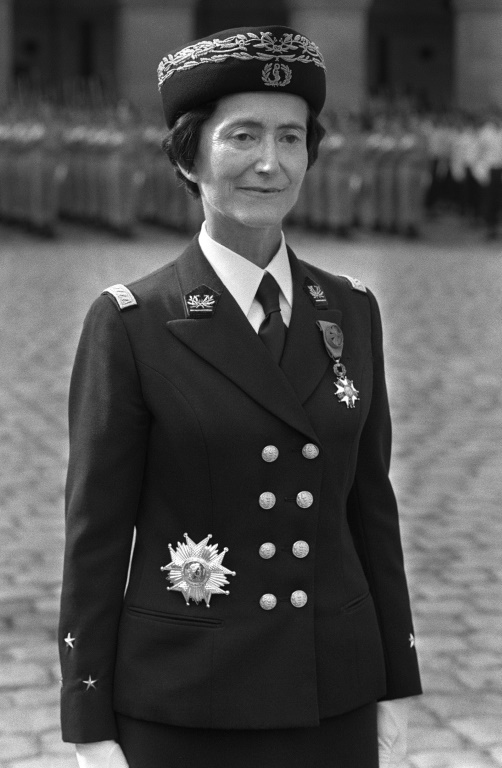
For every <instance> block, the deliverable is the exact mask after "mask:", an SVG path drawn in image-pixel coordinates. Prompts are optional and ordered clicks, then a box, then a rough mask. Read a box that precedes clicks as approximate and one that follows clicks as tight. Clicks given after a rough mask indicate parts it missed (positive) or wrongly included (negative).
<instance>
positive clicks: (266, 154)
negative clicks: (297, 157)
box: [255, 136, 279, 174]
mask: <svg viewBox="0 0 502 768" xmlns="http://www.w3.org/2000/svg"><path fill="white" fill-rule="evenodd" d="M278 169H279V154H278V151H277V144H276V142H275V138H274V137H272V136H271V137H265V138H264V139H263V141H261V142H260V146H259V156H258V158H257V160H256V164H255V170H256V172H257V173H268V174H270V173H275V172H276V171H277V170H278Z"/></svg>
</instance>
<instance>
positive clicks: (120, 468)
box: [60, 27, 420, 768]
mask: <svg viewBox="0 0 502 768" xmlns="http://www.w3.org/2000/svg"><path fill="white" fill-rule="evenodd" d="M159 83H160V90H161V94H162V98H163V104H164V111H165V115H166V120H167V125H168V129H169V133H168V137H167V139H166V141H165V149H166V151H167V153H168V154H169V157H170V159H171V160H172V162H173V163H174V166H175V168H176V172H177V173H178V175H179V176H180V177H181V178H182V179H183V180H184V182H185V183H186V185H187V187H188V189H189V190H190V191H191V192H192V193H193V194H197V195H200V196H201V198H202V204H203V207H204V213H205V217H206V221H205V224H204V225H203V227H202V230H201V233H200V235H199V236H198V237H196V238H195V239H194V240H193V241H192V242H191V243H190V245H189V246H188V248H187V249H186V251H185V252H184V253H183V254H182V255H181V256H180V257H179V258H178V259H177V260H176V261H175V262H173V263H171V264H168V265H167V266H166V267H163V268H162V269H160V270H158V271H157V272H155V273H154V274H152V275H148V276H147V277H145V278H143V279H142V280H138V281H137V282H135V283H133V284H132V285H131V286H129V287H125V286H121V285H119V286H112V287H111V288H109V289H107V291H105V292H104V295H103V296H101V297H100V298H99V299H98V300H97V301H96V302H95V303H94V305H93V307H92V308H91V310H90V312H89V314H88V317H87V318H86V321H85V324H84V330H83V333H82V338H81V341H80V344H79V349H78V352H77V357H76V361H75V367H74V372H73V377H72V384H71V391H70V443H71V451H70V464H69V473H68V485H67V548H66V558H65V576H64V586H63V595H62V613H61V635H60V636H61V641H60V642H61V658H62V665H63V692H62V721H63V738H64V739H65V740H66V741H71V742H75V743H76V744H77V745H78V747H77V754H78V759H79V761H80V765H81V766H88V767H91V766H92V767H93V768H96V767H97V768H111V766H114V767H115V766H116V767H117V768H123V767H124V766H129V768H169V767H170V766H171V765H173V766H174V765H176V766H179V768H184V766H189V765H190V766H192V765H195V764H198V762H199V761H203V762H204V765H205V766H208V767H209V768H211V767H212V766H216V765H218V766H223V768H226V767H227V766H228V767H229V768H230V767H231V768H233V767H234V766H235V768H247V766H251V765H252V766H255V765H256V764H261V765H262V766H264V768H268V767H270V768H271V767H272V766H274V768H281V766H286V765H287V766H288V767H289V768H307V767H308V768H312V767H315V768H324V767H325V766H326V767H327V766H337V768H352V767H354V768H356V767H357V768H375V766H377V765H378V747H377V719H376V713H377V704H376V702H377V701H378V700H382V699H386V701H380V703H379V704H378V707H379V741H380V757H381V764H383V765H391V764H395V763H391V762H390V760H391V759H394V758H396V755H397V753H398V752H399V750H400V749H402V743H403V734H404V728H403V726H402V723H401V721H402V720H403V719H404V717H403V712H404V710H405V705H404V704H402V703H400V702H397V703H396V702H394V701H391V700H393V699H402V698H405V697H409V696H411V695H414V694H417V693H419V692H420V682H419V676H418V669H417V661H416V654H415V648H414V640H413V628H412V624H411V615H410V610H409V601H408V593H407V587H406V580H405V575H404V570H403V562H402V551H401V544H400V539H399V527H398V519H397V510H396V505H395V499H394V496H393V493H392V489H391V487H390V485H389V480H388V464H389V454H390V421H389V410H388V405H387V398H386V391H385V382H384V373H383V360H382V342H381V329H380V320H379V314H378V308H377V305H376V301H375V299H374V297H373V296H372V294H371V293H370V292H369V291H367V290H366V289H365V287H364V286H363V285H362V284H361V283H360V282H359V281H357V280H354V279H352V278H344V277H334V276H332V275H329V274H327V273H325V272H322V271H321V270H319V269H317V268H315V267H312V266H309V265H307V264H304V263H302V262H300V261H298V260H297V258H296V256H295V255H294V254H293V253H292V251H291V250H290V249H288V248H287V246H286V245H285V242H284V237H283V235H282V232H281V225H282V221H283V219H284V217H285V216H286V215H287V214H288V212H289V211H290V210H291V208H292V206H293V205H294V203H295V200H296V198H297V195H298V192H299V189H300V186H301V183H302V180H303V178H304V175H305V172H306V170H307V167H308V166H309V165H310V164H312V163H313V162H314V160H315V157H316V154H317V146H318V143H319V141H320V139H321V137H322V133H323V131H322V128H321V127H320V125H319V123H318V122H317V115H318V114H319V112H320V111H321V109H322V106H323V103H324V97H325V75H324V62H323V59H322V56H321V54H320V52H319V50H318V48H317V47H316V46H315V45H314V43H312V42H311V41H310V40H308V39H307V38H305V37H304V36H301V35H299V34H298V33H296V32H294V31H293V30H291V29H288V28H284V27H272V28H254V29H238V30H227V31H224V32H221V33H219V34H217V35H214V36H211V37H210V38H208V39H205V40H204V41H197V42H196V43H194V44H191V45H190V46H187V47H185V48H183V49H180V50H178V51H175V52H173V53H172V54H170V55H169V56H168V57H166V58H165V59H163V61H162V62H161V65H160V66H159ZM334 395H336V396H335V397H334ZM134 529H135V530H136V541H135V547H134V555H133V558H132V563H131V571H130V578H129V583H128V586H127V590H126V592H125V597H124V587H125V584H126V579H127V572H128V564H129V554H130V547H131V541H132V537H133V531H134ZM223 560H224V561H225V563H224V564H223ZM208 609H209V610H208ZM119 745H120V746H119ZM392 751H393V754H394V758H391V752H392ZM396 759H397V758H396Z"/></svg>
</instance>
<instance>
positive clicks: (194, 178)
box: [178, 163, 197, 184]
mask: <svg viewBox="0 0 502 768" xmlns="http://www.w3.org/2000/svg"><path fill="white" fill-rule="evenodd" d="M178 168H179V169H180V171H181V173H182V174H183V176H184V177H185V178H186V179H188V181H193V182H194V184H197V173H196V172H195V166H192V170H190V171H187V169H186V168H183V166H182V165H180V164H179V163H178Z"/></svg>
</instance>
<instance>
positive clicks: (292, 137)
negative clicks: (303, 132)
mask: <svg viewBox="0 0 502 768" xmlns="http://www.w3.org/2000/svg"><path fill="white" fill-rule="evenodd" d="M281 141H283V142H285V143H286V144H298V143H299V142H300V143H301V142H303V137H302V136H299V135H298V134H297V133H286V134H285V135H284V136H282V137H281Z"/></svg>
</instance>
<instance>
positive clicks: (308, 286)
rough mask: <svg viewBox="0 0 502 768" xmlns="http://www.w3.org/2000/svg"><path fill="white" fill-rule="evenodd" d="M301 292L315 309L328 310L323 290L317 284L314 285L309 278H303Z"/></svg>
mask: <svg viewBox="0 0 502 768" xmlns="http://www.w3.org/2000/svg"><path fill="white" fill-rule="evenodd" d="M303 290H304V291H305V293H306V294H307V296H308V297H309V299H310V300H311V302H312V304H313V305H314V307H315V308H316V309H328V300H327V298H326V294H325V293H324V291H323V289H322V288H321V286H320V285H318V284H317V283H314V281H313V280H311V279H310V278H309V277H306V278H305V281H304V283H303Z"/></svg>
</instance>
